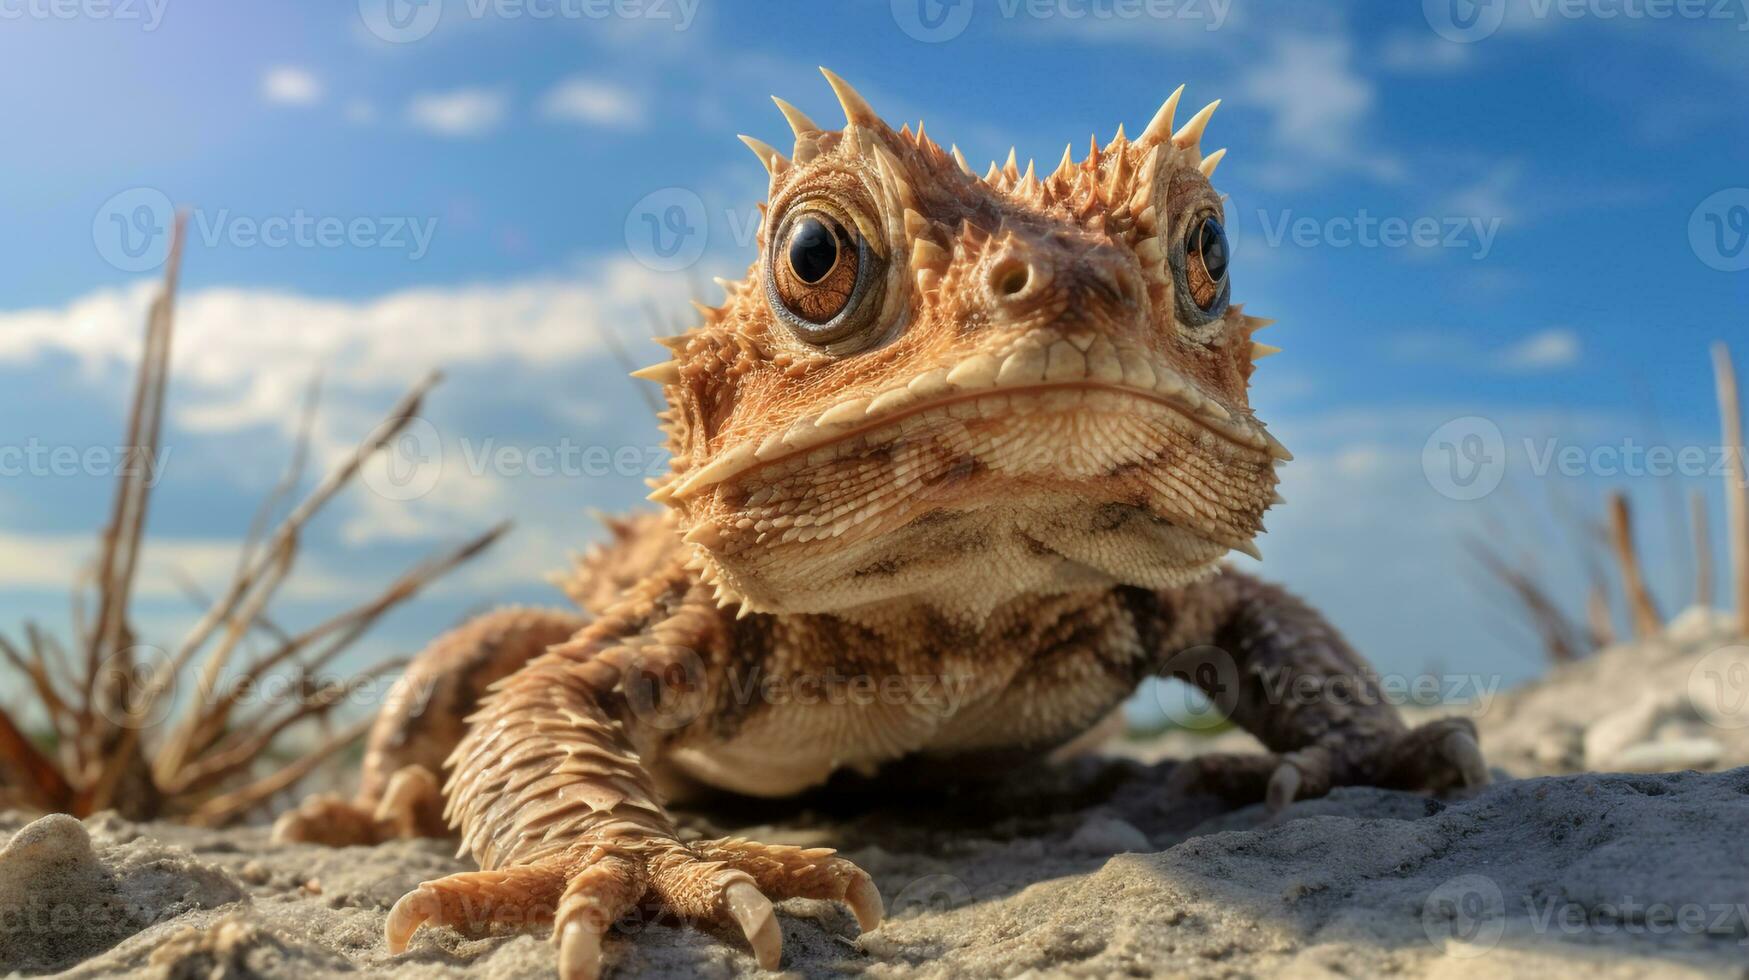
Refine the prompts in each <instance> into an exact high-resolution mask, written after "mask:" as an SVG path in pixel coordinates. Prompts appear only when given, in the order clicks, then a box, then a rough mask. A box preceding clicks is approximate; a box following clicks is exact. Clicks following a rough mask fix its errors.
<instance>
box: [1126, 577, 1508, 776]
mask: <svg viewBox="0 0 1749 980" xmlns="http://www.w3.org/2000/svg"><path fill="white" fill-rule="evenodd" d="M1158 601H1159V602H1160V607H1161V608H1160V612H1161V614H1162V615H1161V618H1160V619H1159V620H1157V621H1156V623H1157V625H1158V626H1159V628H1160V635H1159V636H1158V638H1157V644H1156V649H1158V650H1159V651H1160V658H1161V659H1160V662H1159V664H1158V665H1157V666H1158V670H1159V672H1160V673H1162V674H1166V675H1175V674H1176V675H1179V676H1181V677H1184V678H1185V679H1187V680H1190V681H1191V682H1193V683H1196V684H1198V685H1199V686H1200V687H1202V688H1203V690H1204V693H1205V694H1207V695H1208V696H1209V697H1210V698H1211V699H1212V700H1213V701H1214V703H1215V704H1216V705H1217V706H1218V707H1219V708H1221V709H1222V710H1224V711H1226V712H1227V713H1228V715H1229V717H1230V718H1231V720H1232V721H1233V722H1234V723H1235V724H1237V725H1238V726H1239V727H1241V728H1243V729H1244V730H1245V731H1247V732H1250V733H1251V734H1252V735H1254V736H1256V737H1257V739H1258V741H1260V742H1262V743H1263V745H1264V747H1265V748H1267V749H1268V750H1269V751H1268V753H1265V754H1257V755H1210V756H1202V757H1199V758H1196V759H1191V760H1189V761H1186V762H1185V763H1183V764H1182V765H1181V766H1180V767H1179V768H1178V769H1177V771H1176V772H1175V773H1174V774H1173V778H1172V781H1171V789H1172V790H1173V791H1176V792H1179V793H1186V792H1206V793H1212V794H1214V795H1218V796H1221V797H1223V798H1226V799H1229V800H1232V801H1235V802H1254V801H1256V800H1259V799H1262V800H1266V801H1267V803H1268V804H1269V807H1270V809H1271V810H1280V809H1281V808H1282V807H1285V806H1286V805H1287V804H1289V803H1291V802H1293V801H1294V800H1295V799H1298V798H1301V797H1310V796H1322V795H1323V794H1325V793H1327V792H1329V791H1330V789H1331V788H1332V787H1334V786H1342V785H1372V786H1381V787H1387V788H1395V789H1425V790H1442V789H1447V788H1451V787H1456V786H1477V785H1481V784H1483V783H1486V782H1487V779H1488V771H1487V766H1486V765H1485V763H1484V762H1483V760H1482V753H1481V750H1480V749H1479V748H1478V746H1477V744H1476V729H1475V725H1474V724H1473V723H1471V722H1470V720H1469V719H1467V718H1444V719H1439V720H1437V721H1433V722H1429V723H1427V724H1425V725H1422V726H1420V727H1419V728H1414V729H1411V728H1408V727H1407V726H1406V725H1405V724H1404V723H1403V720H1402V718H1401V716H1400V715H1399V714H1398V713H1397V710H1396V708H1395V707H1393V706H1392V705H1390V704H1388V703H1387V702H1386V700H1385V698H1384V697H1383V696H1382V692H1381V690H1380V688H1379V684H1378V679H1377V676H1376V675H1375V674H1374V672H1373V670H1372V668H1371V667H1370V666H1368V664H1367V663H1366V661H1365V660H1363V659H1362V658H1361V657H1360V655H1359V654H1357V653H1356V652H1355V651H1354V650H1353V648H1351V647H1350V646H1349V645H1348V643H1347V642H1346V641H1345V640H1344V639H1343V638H1342V636H1341V635H1340V634H1339V633H1338V632H1337V631H1336V629H1335V628H1334V627H1333V626H1331V625H1330V624H1329V623H1328V622H1326V621H1325V620H1324V618H1323V617H1322V616H1320V615H1319V614H1318V613H1317V612H1316V611H1314V610H1313V609H1311V608H1310V607H1309V606H1307V605H1306V604H1305V603H1303V602H1301V601H1300V600H1299V599H1297V598H1295V597H1293V596H1292V595H1289V594H1288V593H1287V592H1286V591H1285V590H1283V589H1281V588H1279V587H1276V586H1273V585H1269V584H1266V583H1263V582H1260V581H1258V580H1257V579H1254V578H1252V577H1250V576H1247V575H1243V574H1240V573H1236V572H1232V571H1229V570H1223V571H1222V573H1221V574H1220V575H1218V576H1217V577H1215V578H1213V579H1211V580H1209V581H1207V582H1204V583H1202V584H1199V585H1196V586H1191V587H1188V588H1185V589H1177V590H1172V591H1169V592H1166V593H1162V594H1160V595H1159V596H1158ZM1199 648H1205V649H1203V650H1201V651H1200V652H1199ZM1207 648H1212V649H1207ZM1211 656H1212V657H1215V658H1229V659H1228V660H1227V661H1226V663H1225V664H1224V665H1222V666H1230V667H1231V668H1232V669H1230V670H1222V669H1202V670H1198V669H1195V668H1197V667H1201V666H1204V664H1205V661H1206V660H1207V659H1208V658H1209V657H1211Z"/></svg>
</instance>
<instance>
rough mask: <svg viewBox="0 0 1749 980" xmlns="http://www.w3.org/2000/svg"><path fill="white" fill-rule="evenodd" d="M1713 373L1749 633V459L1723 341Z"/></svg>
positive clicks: (1731, 531) (1740, 614)
mask: <svg viewBox="0 0 1749 980" xmlns="http://www.w3.org/2000/svg"><path fill="white" fill-rule="evenodd" d="M1713 373H1714V375H1715V377H1716V379H1717V385H1718V391H1719V426H1720V428H1721V430H1722V434H1723V437H1724V447H1725V453H1726V455H1727V456H1729V457H1730V460H1729V464H1730V465H1728V466H1727V467H1726V468H1725V515H1726V541H1727V542H1728V547H1729V548H1730V554H1731V584H1732V589H1733V591H1734V592H1735V594H1736V607H1737V631H1738V632H1739V633H1742V634H1743V635H1745V636H1749V461H1745V460H1744V459H1743V406H1742V403H1741V402H1739V401H1738V399H1737V369H1736V367H1735V366H1734V365H1733V364H1732V363H1731V348H1729V347H1728V346H1726V345H1725V343H1724V341H1719V342H1718V343H1716V344H1714V345H1713Z"/></svg>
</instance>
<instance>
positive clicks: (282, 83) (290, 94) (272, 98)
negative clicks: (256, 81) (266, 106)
mask: <svg viewBox="0 0 1749 980" xmlns="http://www.w3.org/2000/svg"><path fill="white" fill-rule="evenodd" d="M261 97H262V98H264V99H266V100H267V101H269V102H272V103H275V104H277V105H292V106H309V105H315V104H316V103H318V102H320V101H322V83H321V82H320V81H318V80H317V79H316V76H314V75H312V74H310V73H309V72H308V71H306V70H304V69H302V68H297V67H293V66H290V65H281V66H279V67H277V68H270V69H268V71H267V73H266V74H264V75H262V76H261Z"/></svg>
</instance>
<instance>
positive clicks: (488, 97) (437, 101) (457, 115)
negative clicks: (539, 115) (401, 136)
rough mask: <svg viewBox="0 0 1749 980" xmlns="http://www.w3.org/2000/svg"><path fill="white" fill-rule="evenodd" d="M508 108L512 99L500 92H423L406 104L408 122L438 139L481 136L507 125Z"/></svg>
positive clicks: (480, 89) (484, 90) (462, 90)
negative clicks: (505, 120) (504, 122)
mask: <svg viewBox="0 0 1749 980" xmlns="http://www.w3.org/2000/svg"><path fill="white" fill-rule="evenodd" d="M509 104H510V97H509V95H508V94H507V93H506V92H504V91H503V90H501V89H488V88H461V89H455V90H453V91H449V92H424V93H421V94H419V95H415V96H414V97H413V100H412V101H411V102H409V103H408V104H407V119H408V121H409V122H411V123H412V124H413V125H415V126H417V127H419V128H420V129H423V130H425V131H427V132H431V133H436V134H437V135H439V136H479V135H481V134H483V133H486V132H489V131H491V130H493V129H496V128H497V127H498V126H499V124H501V123H502V122H503V121H504V117H505V114H506V113H507V111H508V109H509Z"/></svg>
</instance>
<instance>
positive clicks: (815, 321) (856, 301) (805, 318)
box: [766, 206, 880, 344]
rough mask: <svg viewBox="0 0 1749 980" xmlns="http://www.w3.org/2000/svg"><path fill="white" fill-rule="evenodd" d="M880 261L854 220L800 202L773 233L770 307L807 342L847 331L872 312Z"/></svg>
mask: <svg viewBox="0 0 1749 980" xmlns="http://www.w3.org/2000/svg"><path fill="white" fill-rule="evenodd" d="M879 261H880V260H879V257H878V256H876V255H875V254H874V251H873V250H872V249H870V248H869V247H868V242H866V241H865V240H864V239H863V237H862V234H861V233H860V232H859V231H858V230H857V228H856V225H855V224H854V223H852V222H850V221H848V220H845V219H843V218H840V217H839V216H837V215H835V214H833V213H831V212H829V211H827V210H825V209H824V208H820V207H806V206H804V207H802V208H799V209H797V210H796V211H795V212H793V213H792V214H791V215H790V217H789V218H787V219H786V220H785V221H784V223H783V225H782V226H781V227H780V228H779V231H778V234H777V235H776V236H775V237H774V238H773V239H772V250H771V255H770V256H769V257H768V260H767V263H766V269H767V272H766V280H767V288H768V290H769V292H770V296H771V305H772V308H773V309H774V310H775V311H776V312H777V313H778V315H779V316H780V317H782V318H783V319H784V320H785V321H786V322H787V323H788V324H789V325H790V328H791V329H792V330H794V331H795V332H796V334H797V335H798V336H800V337H801V338H802V339H803V340H805V341H807V342H808V343H811V344H829V343H834V342H836V341H840V340H844V339H846V338H848V337H851V336H853V335H855V334H856V333H857V332H858V331H859V330H861V329H862V328H863V327H865V326H866V325H867V324H868V322H869V321H870V320H871V319H872V318H873V317H872V312H873V311H872V310H871V309H869V307H871V306H873V305H875V304H874V303H872V302H870V301H871V300H873V299H874V294H875V292H876V291H875V290H871V289H870V288H869V286H870V284H871V281H873V280H875V279H877V278H879V276H878V272H879V269H878V265H879Z"/></svg>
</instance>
